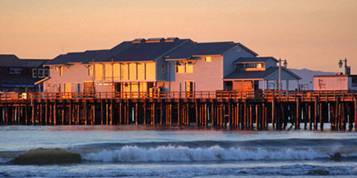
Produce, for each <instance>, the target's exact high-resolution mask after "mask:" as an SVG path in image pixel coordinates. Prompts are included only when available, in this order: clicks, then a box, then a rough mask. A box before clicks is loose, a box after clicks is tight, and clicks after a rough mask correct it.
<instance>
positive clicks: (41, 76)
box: [37, 69, 45, 78]
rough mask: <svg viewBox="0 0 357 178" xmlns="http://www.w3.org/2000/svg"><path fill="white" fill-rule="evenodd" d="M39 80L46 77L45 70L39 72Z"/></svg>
mask: <svg viewBox="0 0 357 178" xmlns="http://www.w3.org/2000/svg"><path fill="white" fill-rule="evenodd" d="M37 74H38V78H43V77H45V71H44V69H38V70H37Z"/></svg>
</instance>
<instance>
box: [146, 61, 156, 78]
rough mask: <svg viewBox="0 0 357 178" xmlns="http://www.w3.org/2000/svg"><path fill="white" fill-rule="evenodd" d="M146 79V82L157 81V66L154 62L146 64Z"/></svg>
mask: <svg viewBox="0 0 357 178" xmlns="http://www.w3.org/2000/svg"><path fill="white" fill-rule="evenodd" d="M145 77H146V80H155V79H156V66H155V63H154V62H148V63H146V64H145Z"/></svg>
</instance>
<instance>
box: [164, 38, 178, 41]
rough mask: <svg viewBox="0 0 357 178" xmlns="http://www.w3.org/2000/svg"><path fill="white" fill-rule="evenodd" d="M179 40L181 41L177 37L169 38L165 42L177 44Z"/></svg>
mask: <svg viewBox="0 0 357 178" xmlns="http://www.w3.org/2000/svg"><path fill="white" fill-rule="evenodd" d="M178 40H179V38H177V37H169V38H166V39H165V42H176V41H178Z"/></svg>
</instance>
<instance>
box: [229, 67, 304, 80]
mask: <svg viewBox="0 0 357 178" xmlns="http://www.w3.org/2000/svg"><path fill="white" fill-rule="evenodd" d="M281 69H282V71H283V72H286V73H287V74H288V75H290V76H292V77H293V78H295V79H296V80H300V79H301V77H299V76H298V75H296V74H295V73H293V72H291V71H290V70H288V69H286V68H281ZM278 70H279V67H269V68H268V69H266V70H265V71H233V72H232V73H230V74H228V75H226V76H225V77H224V79H239V80H250V79H261V80H263V79H267V78H268V77H269V76H270V75H272V74H273V73H275V72H277V71H278Z"/></svg>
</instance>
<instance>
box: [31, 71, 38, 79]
mask: <svg viewBox="0 0 357 178" xmlns="http://www.w3.org/2000/svg"><path fill="white" fill-rule="evenodd" d="M32 78H37V69H32Z"/></svg>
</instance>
